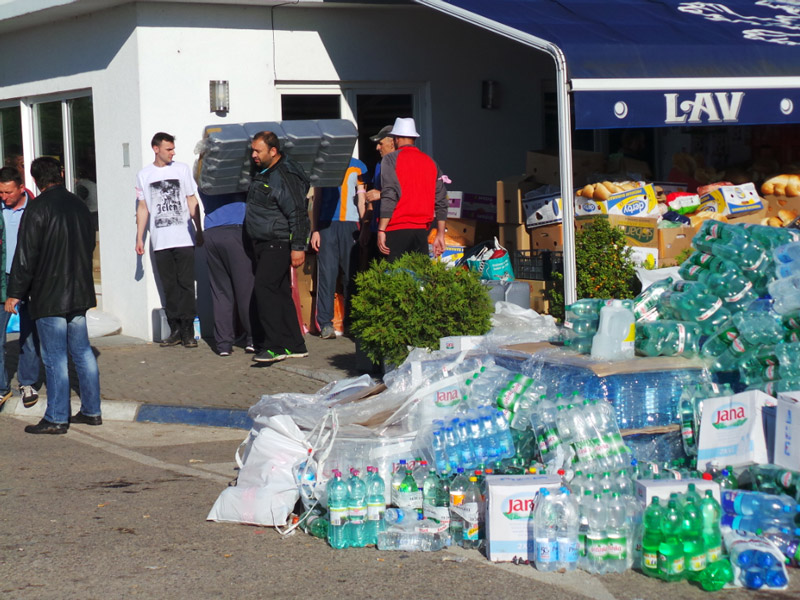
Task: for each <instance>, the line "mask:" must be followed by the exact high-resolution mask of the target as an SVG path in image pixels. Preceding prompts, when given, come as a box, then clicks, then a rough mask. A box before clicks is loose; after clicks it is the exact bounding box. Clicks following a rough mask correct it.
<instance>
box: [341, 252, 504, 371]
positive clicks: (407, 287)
mask: <svg viewBox="0 0 800 600" xmlns="http://www.w3.org/2000/svg"><path fill="white" fill-rule="evenodd" d="M355 284H356V292H355V294H354V295H353V298H352V302H351V321H352V322H351V329H352V331H353V333H354V334H355V336H356V338H357V339H358V340H359V342H360V345H361V348H362V349H363V350H364V353H365V354H366V355H367V356H369V358H370V359H372V360H373V361H374V362H376V363H380V362H381V361H385V362H388V363H391V364H395V365H399V364H400V363H402V362H403V361H404V360H405V358H406V356H408V346H413V347H419V348H430V349H433V350H438V349H439V338H441V337H445V336H450V335H483V334H485V333H486V332H487V331H489V329H490V327H491V323H490V317H491V315H492V312H493V307H492V302H491V299H490V298H489V294H488V292H487V291H486V289H485V288H484V287H483V286H482V285H481V283H480V281H479V279H478V276H477V275H476V274H475V273H471V272H469V271H467V270H465V269H460V268H456V269H447V268H445V267H444V265H442V264H441V263H440V262H434V261H432V260H430V259H429V258H428V257H427V256H424V255H422V254H417V253H409V254H406V255H404V256H401V257H400V258H399V259H397V260H396V261H394V262H393V263H389V262H387V261H385V260H378V261H373V263H372V264H371V265H370V268H369V269H367V270H366V271H364V272H362V273H359V274H358V275H356V278H355Z"/></svg>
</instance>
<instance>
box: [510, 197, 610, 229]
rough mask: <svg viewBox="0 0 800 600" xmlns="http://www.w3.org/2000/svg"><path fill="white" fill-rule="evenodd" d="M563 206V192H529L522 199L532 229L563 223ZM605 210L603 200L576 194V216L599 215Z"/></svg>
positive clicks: (528, 224)
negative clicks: (535, 194)
mask: <svg viewBox="0 0 800 600" xmlns="http://www.w3.org/2000/svg"><path fill="white" fill-rule="evenodd" d="M576 191H577V190H576ZM563 207H564V205H563V202H562V200H561V192H555V193H552V194H545V195H542V196H532V195H531V194H530V193H529V194H528V196H527V197H525V198H523V199H522V208H523V210H524V212H525V225H526V226H527V227H528V228H529V229H530V228H533V227H541V226H543V225H550V224H553V223H561V222H562V220H563V212H564V211H563ZM604 212H605V208H604V206H603V204H602V203H601V202H596V201H594V200H587V199H586V198H582V197H580V196H575V216H576V217H579V216H591V215H597V214H601V213H604Z"/></svg>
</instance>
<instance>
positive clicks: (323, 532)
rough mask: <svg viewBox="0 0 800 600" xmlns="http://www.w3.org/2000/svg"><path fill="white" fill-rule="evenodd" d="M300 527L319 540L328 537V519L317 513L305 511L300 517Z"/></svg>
mask: <svg viewBox="0 0 800 600" xmlns="http://www.w3.org/2000/svg"><path fill="white" fill-rule="evenodd" d="M300 518H301V520H302V523H301V525H300V527H301V528H302V529H303V531H305V532H306V533H307V534H309V535H313V536H314V537H315V538H319V539H321V540H327V539H328V527H329V523H328V519H326V518H325V517H323V516H322V515H320V514H318V513H312V512H310V511H309V512H306V513H304V514H303V515H302V516H301V517H300Z"/></svg>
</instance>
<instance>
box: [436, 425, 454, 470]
mask: <svg viewBox="0 0 800 600" xmlns="http://www.w3.org/2000/svg"><path fill="white" fill-rule="evenodd" d="M431 435H432V442H431V446H432V448H433V460H434V463H435V464H436V470H437V471H438V472H439V473H441V474H444V473H446V472H447V471H448V470H449V468H450V463H449V461H448V458H447V451H446V450H445V445H444V437H443V436H442V430H441V429H435V430H434V431H433V433H432V434H431Z"/></svg>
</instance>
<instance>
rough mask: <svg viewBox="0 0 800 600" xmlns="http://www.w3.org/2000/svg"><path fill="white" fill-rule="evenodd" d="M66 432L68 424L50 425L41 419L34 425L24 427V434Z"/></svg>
mask: <svg viewBox="0 0 800 600" xmlns="http://www.w3.org/2000/svg"><path fill="white" fill-rule="evenodd" d="M68 430H69V423H51V422H50V421H48V420H47V419H42V420H41V421H39V422H38V423H37V424H36V425H28V426H27V427H25V433H51V434H60V433H67V431H68Z"/></svg>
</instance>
